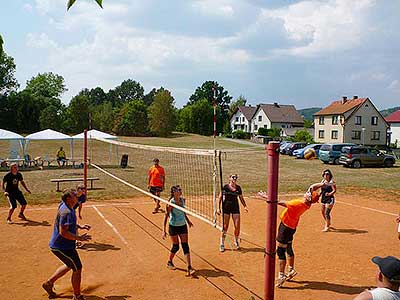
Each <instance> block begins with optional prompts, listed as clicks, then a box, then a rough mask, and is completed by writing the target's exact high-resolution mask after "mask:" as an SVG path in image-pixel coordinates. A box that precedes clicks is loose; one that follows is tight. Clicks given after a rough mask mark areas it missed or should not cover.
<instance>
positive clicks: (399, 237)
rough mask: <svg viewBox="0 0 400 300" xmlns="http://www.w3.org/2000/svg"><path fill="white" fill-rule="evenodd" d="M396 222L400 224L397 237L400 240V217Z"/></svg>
mask: <svg viewBox="0 0 400 300" xmlns="http://www.w3.org/2000/svg"><path fill="white" fill-rule="evenodd" d="M396 222H397V223H398V224H399V225H398V226H397V237H398V239H399V240H400V216H398V217H397V218H396Z"/></svg>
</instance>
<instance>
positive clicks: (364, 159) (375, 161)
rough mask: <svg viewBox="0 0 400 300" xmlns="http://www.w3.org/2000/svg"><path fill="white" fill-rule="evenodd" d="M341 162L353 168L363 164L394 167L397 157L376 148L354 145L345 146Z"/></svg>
mask: <svg viewBox="0 0 400 300" xmlns="http://www.w3.org/2000/svg"><path fill="white" fill-rule="evenodd" d="M339 163H340V164H342V165H343V166H351V167H353V168H361V167H362V166H384V167H393V165H394V164H395V163H396V159H395V158H394V156H392V155H388V154H385V153H383V152H381V151H379V150H378V149H375V148H370V147H364V146H352V147H343V149H342V155H340V158H339Z"/></svg>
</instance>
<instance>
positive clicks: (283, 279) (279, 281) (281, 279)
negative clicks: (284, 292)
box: [275, 276, 286, 288]
mask: <svg viewBox="0 0 400 300" xmlns="http://www.w3.org/2000/svg"><path fill="white" fill-rule="evenodd" d="M285 281H286V276H283V277H278V280H277V281H276V285H275V286H276V287H278V288H281V287H282V286H283V284H284V283H285Z"/></svg>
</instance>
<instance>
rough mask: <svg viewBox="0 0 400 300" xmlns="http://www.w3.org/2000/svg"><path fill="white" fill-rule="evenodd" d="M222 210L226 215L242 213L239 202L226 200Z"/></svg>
mask: <svg viewBox="0 0 400 300" xmlns="http://www.w3.org/2000/svg"><path fill="white" fill-rule="evenodd" d="M222 212H223V213H224V214H226V215H230V214H240V209H239V203H235V202H225V203H223V204H222Z"/></svg>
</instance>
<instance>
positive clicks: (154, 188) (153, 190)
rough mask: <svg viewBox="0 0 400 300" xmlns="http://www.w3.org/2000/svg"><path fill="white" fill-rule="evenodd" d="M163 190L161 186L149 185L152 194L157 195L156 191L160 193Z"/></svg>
mask: <svg viewBox="0 0 400 300" xmlns="http://www.w3.org/2000/svg"><path fill="white" fill-rule="evenodd" d="M162 191H163V188H162V187H161V186H151V187H150V193H152V194H153V195H157V194H158V193H161V192H162Z"/></svg>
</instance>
